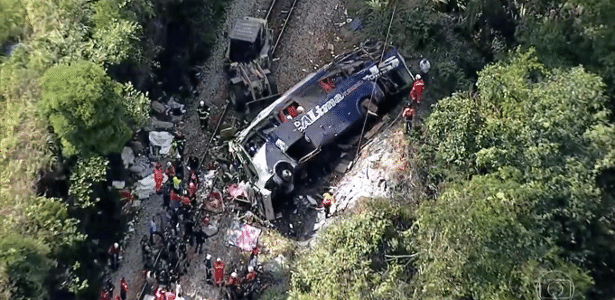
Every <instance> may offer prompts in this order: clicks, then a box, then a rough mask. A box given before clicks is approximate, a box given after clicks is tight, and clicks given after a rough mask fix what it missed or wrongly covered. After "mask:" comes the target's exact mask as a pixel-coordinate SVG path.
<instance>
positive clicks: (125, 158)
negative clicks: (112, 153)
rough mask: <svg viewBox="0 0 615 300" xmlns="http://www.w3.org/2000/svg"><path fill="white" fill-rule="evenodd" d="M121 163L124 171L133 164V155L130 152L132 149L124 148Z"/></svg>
mask: <svg viewBox="0 0 615 300" xmlns="http://www.w3.org/2000/svg"><path fill="white" fill-rule="evenodd" d="M122 162H123V163H124V168H126V169H128V167H129V166H130V165H132V164H133V163H134V162H135V153H134V152H133V151H132V148H130V147H124V149H123V150H122Z"/></svg>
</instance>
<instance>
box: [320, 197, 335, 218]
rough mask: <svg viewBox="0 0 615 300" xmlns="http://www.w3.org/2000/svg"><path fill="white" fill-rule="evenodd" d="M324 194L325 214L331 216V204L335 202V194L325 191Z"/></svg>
mask: <svg viewBox="0 0 615 300" xmlns="http://www.w3.org/2000/svg"><path fill="white" fill-rule="evenodd" d="M322 196H323V199H322V206H323V207H324V208H325V216H326V217H329V215H330V214H331V205H332V204H333V196H332V195H331V194H330V193H324V194H323V195H322Z"/></svg>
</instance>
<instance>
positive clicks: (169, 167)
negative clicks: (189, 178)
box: [164, 161, 175, 178]
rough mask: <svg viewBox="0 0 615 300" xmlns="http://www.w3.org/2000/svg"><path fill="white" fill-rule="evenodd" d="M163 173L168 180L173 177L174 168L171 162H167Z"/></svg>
mask: <svg viewBox="0 0 615 300" xmlns="http://www.w3.org/2000/svg"><path fill="white" fill-rule="evenodd" d="M164 173H165V174H167V176H169V178H173V176H175V167H173V163H172V162H170V161H169V162H167V169H166V170H165V171H164Z"/></svg>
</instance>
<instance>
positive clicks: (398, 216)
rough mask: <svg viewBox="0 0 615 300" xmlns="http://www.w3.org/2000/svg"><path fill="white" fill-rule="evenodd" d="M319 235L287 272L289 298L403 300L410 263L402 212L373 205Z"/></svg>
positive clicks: (407, 218)
mask: <svg viewBox="0 0 615 300" xmlns="http://www.w3.org/2000/svg"><path fill="white" fill-rule="evenodd" d="M361 209H362V211H363V213H361V214H357V215H354V216H349V217H348V218H345V219H343V220H341V221H339V222H337V223H336V224H334V225H332V226H331V227H330V228H327V229H326V230H324V231H323V232H321V233H320V234H319V235H320V236H319V237H318V240H317V244H316V245H315V246H314V248H313V249H311V250H310V251H309V253H305V254H304V255H303V256H302V257H301V258H300V259H299V261H298V262H297V263H296V265H295V266H293V269H292V283H291V290H290V293H289V295H290V297H291V299H316V298H324V299H365V298H370V297H376V298H387V299H406V298H407V297H409V296H410V294H409V293H408V292H409V290H408V289H407V288H405V287H407V286H408V284H407V282H409V279H410V276H411V273H412V272H411V268H410V267H409V265H408V264H409V262H410V260H411V259H412V257H413V256H412V255H411V253H412V242H411V240H409V237H410V234H409V232H410V229H409V228H410V226H409V224H411V222H412V219H411V217H410V214H409V212H408V211H407V209H405V208H402V207H396V206H394V205H393V204H391V203H390V202H388V201H387V200H372V201H368V202H366V203H364V204H363V205H362V207H361Z"/></svg>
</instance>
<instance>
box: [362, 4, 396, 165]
mask: <svg viewBox="0 0 615 300" xmlns="http://www.w3.org/2000/svg"><path fill="white" fill-rule="evenodd" d="M395 9H397V5H395V6H393V13H392V14H391V21H390V22H389V28H388V29H387V35H386V37H385V38H384V46H383V47H382V54H381V55H380V62H379V63H381V62H382V59H383V58H384V52H385V51H386V49H387V42H388V40H389V33H390V32H391V25H393V17H394V16H395ZM377 80H378V79H375V80H374V85H373V87H372V95H371V97H370V98H369V102H370V103H371V102H372V100H373V99H374V92H375V91H376V81H377ZM368 116H369V109H367V113H366V114H365V119H363V128H362V129H361V135H360V136H359V144H358V145H357V154H356V157H359V151H361V141H362V139H363V134H364V133H365V125H367V117H368Z"/></svg>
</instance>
